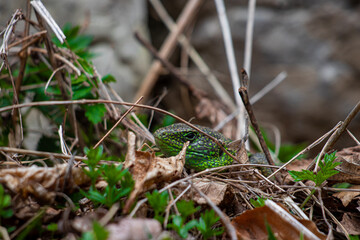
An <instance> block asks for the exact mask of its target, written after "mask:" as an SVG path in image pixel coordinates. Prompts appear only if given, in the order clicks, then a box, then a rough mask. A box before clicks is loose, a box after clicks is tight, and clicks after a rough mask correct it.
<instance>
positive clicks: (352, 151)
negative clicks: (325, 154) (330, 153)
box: [329, 146, 360, 184]
mask: <svg viewBox="0 0 360 240" xmlns="http://www.w3.org/2000/svg"><path fill="white" fill-rule="evenodd" d="M336 156H337V158H336V161H338V162H342V163H341V165H339V166H337V167H336V170H338V171H339V173H338V174H336V175H334V176H332V177H331V178H329V180H332V181H337V182H348V183H351V184H360V146H356V147H350V148H344V149H343V150H341V151H340V152H337V153H336Z"/></svg>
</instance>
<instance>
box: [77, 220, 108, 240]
mask: <svg viewBox="0 0 360 240" xmlns="http://www.w3.org/2000/svg"><path fill="white" fill-rule="evenodd" d="M108 236H109V232H108V231H107V230H106V229H105V228H104V227H103V226H101V225H100V224H99V223H98V222H94V223H93V229H92V231H89V232H84V233H83V234H82V236H81V238H80V239H81V240H106V239H107V238H108Z"/></svg>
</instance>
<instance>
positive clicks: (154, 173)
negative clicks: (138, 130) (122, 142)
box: [124, 132, 189, 212]
mask: <svg viewBox="0 0 360 240" xmlns="http://www.w3.org/2000/svg"><path fill="white" fill-rule="evenodd" d="M135 140H136V136H135V134H134V133H132V132H129V135H128V152H127V155H126V158H125V162H124V167H125V168H128V169H129V171H130V173H131V174H132V176H133V179H134V181H135V187H134V190H133V191H132V192H131V194H130V197H129V199H128V201H127V202H126V204H125V207H124V212H127V211H128V210H129V209H130V206H131V205H132V203H133V202H134V201H135V199H136V197H137V196H138V195H139V194H141V193H143V192H146V191H148V190H149V189H151V188H152V187H153V186H154V184H157V183H164V182H169V181H171V180H173V179H176V178H179V177H180V176H181V173H182V171H183V168H184V165H185V155H186V148H187V146H188V145H189V143H186V144H184V147H183V149H182V150H181V151H180V152H179V154H178V155H176V156H173V157H169V158H160V157H157V156H155V153H154V152H151V153H150V152H141V151H136V150H135Z"/></svg>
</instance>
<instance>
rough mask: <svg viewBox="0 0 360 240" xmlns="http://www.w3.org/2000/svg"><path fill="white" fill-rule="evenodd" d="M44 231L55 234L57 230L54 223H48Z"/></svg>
mask: <svg viewBox="0 0 360 240" xmlns="http://www.w3.org/2000/svg"><path fill="white" fill-rule="evenodd" d="M46 229H47V230H48V231H50V232H55V231H57V230H58V225H57V224H56V223H50V224H49V225H47V226H46Z"/></svg>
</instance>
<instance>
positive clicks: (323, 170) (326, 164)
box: [289, 152, 341, 208]
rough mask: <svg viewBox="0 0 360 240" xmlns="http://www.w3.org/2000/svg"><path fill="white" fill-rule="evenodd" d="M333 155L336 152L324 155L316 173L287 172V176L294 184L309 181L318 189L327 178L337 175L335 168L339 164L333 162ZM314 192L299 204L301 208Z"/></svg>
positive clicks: (334, 157) (303, 171) (307, 171)
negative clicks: (288, 175) (289, 176)
mask: <svg viewBox="0 0 360 240" xmlns="http://www.w3.org/2000/svg"><path fill="white" fill-rule="evenodd" d="M335 154H336V152H333V153H332V154H325V156H324V161H320V162H319V167H320V170H319V171H318V172H317V173H314V172H312V171H310V170H304V169H303V170H302V171H289V174H290V175H291V177H292V178H293V179H294V181H295V182H299V181H305V180H310V181H313V182H314V183H315V186H316V187H320V186H321V184H322V183H323V182H325V181H326V180H327V179H328V178H329V177H331V176H333V175H335V174H337V173H338V171H336V170H335V167H336V166H339V165H340V164H341V162H334V161H335V159H336V156H335ZM315 191H316V190H315V189H313V190H312V191H311V193H310V194H309V195H308V196H307V198H306V199H305V200H304V202H303V203H302V204H301V206H300V207H301V208H303V207H304V206H305V204H306V203H307V202H308V201H309V199H310V198H311V196H312V195H313V194H314V193H315Z"/></svg>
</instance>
